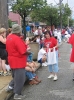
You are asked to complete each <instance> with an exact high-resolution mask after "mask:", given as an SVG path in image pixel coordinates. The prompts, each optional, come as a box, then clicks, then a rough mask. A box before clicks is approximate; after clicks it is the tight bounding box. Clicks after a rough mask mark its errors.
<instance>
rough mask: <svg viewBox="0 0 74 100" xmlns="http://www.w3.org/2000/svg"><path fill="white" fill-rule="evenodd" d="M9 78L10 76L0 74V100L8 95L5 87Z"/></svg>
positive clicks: (3, 99)
mask: <svg viewBox="0 0 74 100" xmlns="http://www.w3.org/2000/svg"><path fill="white" fill-rule="evenodd" d="M11 79H12V77H11V76H0V100H5V97H6V96H8V95H9V94H8V93H7V92H6V91H5V89H6V87H7V85H8V83H9V82H10V80H11Z"/></svg>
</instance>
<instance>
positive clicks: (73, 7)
mask: <svg viewBox="0 0 74 100" xmlns="http://www.w3.org/2000/svg"><path fill="white" fill-rule="evenodd" d="M47 2H48V4H51V3H53V5H56V3H59V0H47ZM62 2H63V3H64V4H65V3H67V2H68V5H69V7H70V8H71V10H72V17H73V18H74V0H63V1H62Z"/></svg>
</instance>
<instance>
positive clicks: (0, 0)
mask: <svg viewBox="0 0 74 100" xmlns="http://www.w3.org/2000/svg"><path fill="white" fill-rule="evenodd" d="M1 27H4V28H6V29H7V28H8V6H7V0H0V28H1Z"/></svg>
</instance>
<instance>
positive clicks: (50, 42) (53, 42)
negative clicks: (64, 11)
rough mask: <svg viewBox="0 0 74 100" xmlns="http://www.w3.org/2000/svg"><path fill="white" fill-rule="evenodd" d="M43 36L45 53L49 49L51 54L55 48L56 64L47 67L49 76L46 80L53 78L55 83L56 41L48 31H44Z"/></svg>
mask: <svg viewBox="0 0 74 100" xmlns="http://www.w3.org/2000/svg"><path fill="white" fill-rule="evenodd" d="M44 35H45V40H44V44H45V45H46V47H47V52H48V50H49V48H50V50H51V52H52V51H53V48H54V47H55V50H56V60H57V63H56V64H54V65H48V67H49V71H50V75H49V77H48V78H53V80H54V81H56V80H57V79H58V77H57V72H58V69H59V68H58V42H57V39H55V38H54V37H52V36H51V34H50V32H49V31H46V32H45V33H44Z"/></svg>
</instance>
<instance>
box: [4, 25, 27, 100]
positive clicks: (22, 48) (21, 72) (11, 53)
mask: <svg viewBox="0 0 74 100" xmlns="http://www.w3.org/2000/svg"><path fill="white" fill-rule="evenodd" d="M20 36H21V27H20V26H19V25H18V24H14V25H13V26H12V33H11V34H10V35H8V36H7V40H6V50H7V52H8V63H9V65H10V67H11V70H12V77H13V80H12V81H11V82H10V83H9V87H8V88H10V89H13V91H14V99H22V98H24V97H25V96H22V94H21V91H22V88H23V85H24V83H25V79H26V77H25V76H26V75H25V67H26V63H27V45H26V44H25V42H24V41H23V40H22V39H21V38H20Z"/></svg>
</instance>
